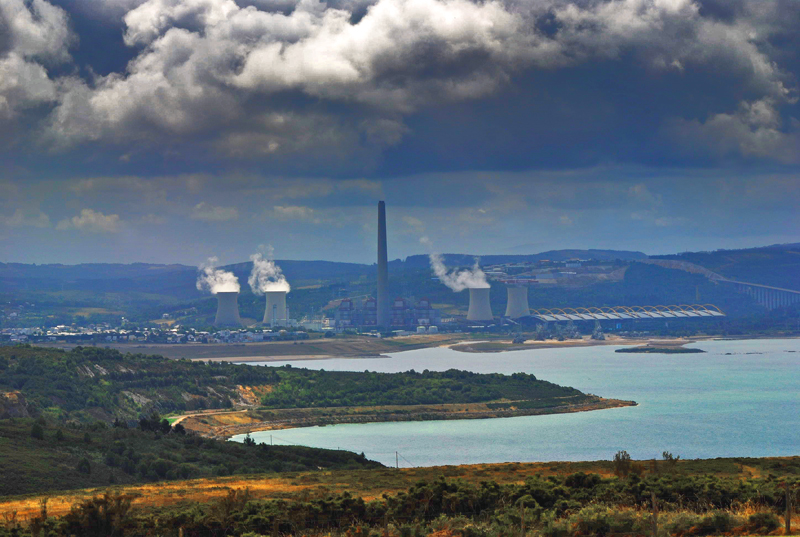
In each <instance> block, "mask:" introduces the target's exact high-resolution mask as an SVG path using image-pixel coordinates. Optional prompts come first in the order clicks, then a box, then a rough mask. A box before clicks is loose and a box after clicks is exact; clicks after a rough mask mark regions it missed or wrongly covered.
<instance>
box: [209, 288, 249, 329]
mask: <svg viewBox="0 0 800 537" xmlns="http://www.w3.org/2000/svg"><path fill="white" fill-rule="evenodd" d="M216 296H217V315H216V317H215V318H214V326H241V324H242V321H241V319H240V318H239V293H238V292H220V293H217V295H216Z"/></svg>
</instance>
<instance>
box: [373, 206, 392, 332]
mask: <svg viewBox="0 0 800 537" xmlns="http://www.w3.org/2000/svg"><path fill="white" fill-rule="evenodd" d="M388 286H389V260H388V253H387V244H386V203H384V202H383V201H379V202H378V298H377V303H376V308H377V324H378V326H379V327H381V328H384V329H386V328H389V325H390V323H391V319H390V317H389V295H388Z"/></svg>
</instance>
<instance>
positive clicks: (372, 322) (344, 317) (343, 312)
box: [334, 296, 442, 330]
mask: <svg viewBox="0 0 800 537" xmlns="http://www.w3.org/2000/svg"><path fill="white" fill-rule="evenodd" d="M334 320H335V326H336V329H337V330H343V329H346V328H361V329H365V328H366V329H374V328H378V327H380V325H379V324H378V301H377V300H376V299H375V298H373V297H371V296H368V297H366V298H364V299H363V300H357V299H355V300H354V299H350V298H346V299H344V300H342V301H341V303H340V304H339V307H338V308H336V311H335V312H334ZM441 322H442V318H441V314H440V312H439V310H437V309H435V308H433V307H432V306H431V302H430V300H428V299H427V298H423V299H421V300H418V301H414V300H413V299H409V298H402V297H398V298H396V299H395V300H394V301H393V302H392V305H391V308H390V310H389V326H390V327H397V328H401V327H413V326H437V325H439V324H441ZM381 328H382V327H381Z"/></svg>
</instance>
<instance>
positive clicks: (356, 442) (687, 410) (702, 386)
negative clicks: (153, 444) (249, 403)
mask: <svg viewBox="0 0 800 537" xmlns="http://www.w3.org/2000/svg"><path fill="white" fill-rule="evenodd" d="M691 346H693V347H698V348H700V349H703V350H705V351H707V352H706V354H683V355H680V354H672V355H670V354H623V353H615V352H614V349H616V348H618V347H613V346H601V347H588V348H566V349H541V350H525V351H515V352H505V353H489V354H469V353H461V352H457V351H452V350H450V349H446V348H438V349H422V350H418V351H409V352H403V353H398V354H393V355H391V356H390V357H389V358H368V359H335V360H313V361H303V362H292V365H293V366H294V367H299V366H301V365H302V367H308V368H311V369H326V370H331V371H332V370H336V371H363V370H365V369H368V370H370V371H383V372H397V371H407V370H409V369H415V370H417V371H422V370H424V369H430V370H432V371H433V370H435V371H443V370H446V369H451V368H457V369H467V370H470V371H475V372H480V373H488V372H498V373H514V372H518V371H522V372H526V373H533V374H534V375H536V376H537V377H538V378H541V379H543V380H549V381H551V382H555V383H557V384H561V385H565V386H573V387H575V388H578V389H579V390H581V391H584V392H587V393H594V394H597V395H600V396H603V397H610V398H615V399H629V400H634V401H636V402H637V403H639V406H636V407H627V408H619V409H609V410H600V411H593V412H581V413H577V414H558V415H550V416H525V417H518V418H500V419H489V420H450V421H431V422H400V423H372V424H357V425H335V426H327V427H307V428H301V429H290V430H283V431H275V432H273V433H270V432H268V431H267V432H262V433H254V434H253V435H252V436H253V438H255V439H256V440H257V441H266V442H269V441H270V434H272V437H273V442H274V443H275V444H302V445H307V446H315V447H325V448H333V449H336V448H340V449H347V450H351V451H356V452H359V453H360V452H364V454H365V455H366V456H367V457H368V458H370V459H374V460H377V461H380V462H382V463H384V464H387V465H394V464H395V451H397V452H399V454H400V456H401V457H403V458H402V459H401V466H411V465H414V466H437V465H446V464H474V463H482V462H509V461H521V462H522V461H551V460H565V461H576V460H599V459H610V458H612V457H613V455H614V453H616V452H617V451H619V450H621V449H624V450H627V451H628V453H630V454H631V456H632V457H634V458H637V459H648V458H653V457H656V458H660V457H661V453H662V452H663V451H665V450H666V451H670V452H672V453H673V454H675V455H680V456H681V457H682V458H713V457H733V456H751V457H761V456H782V455H798V454H800V340H797V339H786V340H748V341H707V342H700V343H695V344H692V345H691ZM287 363H288V362H287ZM273 364H275V365H282V364H283V362H280V363H271V364H270V365H273ZM241 438H242V437H241V436H239V437H234V438H233V440H241Z"/></svg>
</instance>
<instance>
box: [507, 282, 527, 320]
mask: <svg viewBox="0 0 800 537" xmlns="http://www.w3.org/2000/svg"><path fill="white" fill-rule="evenodd" d="M506 290H507V291H508V304H506V317H510V318H512V319H519V318H520V317H527V316H528V315H530V314H531V308H530V306H528V287H527V286H512V287H506Z"/></svg>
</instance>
